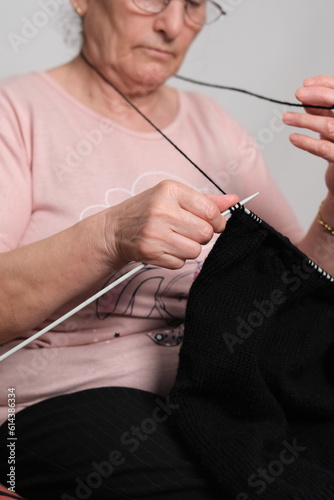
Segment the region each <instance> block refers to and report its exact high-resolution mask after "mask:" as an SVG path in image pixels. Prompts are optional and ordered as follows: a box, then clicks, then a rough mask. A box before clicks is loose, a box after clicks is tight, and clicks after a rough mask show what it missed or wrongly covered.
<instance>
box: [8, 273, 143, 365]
mask: <svg viewBox="0 0 334 500" xmlns="http://www.w3.org/2000/svg"><path fill="white" fill-rule="evenodd" d="M145 266H146V264H139V266H137V267H135V268H133V269H131V270H130V271H128V272H127V273H125V274H124V275H123V276H121V277H120V278H118V279H117V280H116V281H114V282H113V283H110V285H108V286H106V287H105V288H103V289H102V290H100V291H99V292H97V293H96V294H95V295H93V296H92V297H90V298H89V299H87V300H85V301H84V302H82V303H81V304H79V305H78V306H76V307H75V308H74V309H71V311H69V312H67V313H66V314H64V315H63V316H61V317H60V318H58V319H56V321H54V322H53V323H51V324H50V325H48V326H46V327H45V328H43V329H42V330H40V331H39V332H37V333H35V334H34V335H32V336H31V337H29V338H28V339H26V340H24V341H23V342H21V343H20V344H18V345H16V346H15V347H13V348H12V349H10V350H9V351H7V352H5V353H4V354H2V355H1V356H0V361H2V360H4V359H5V358H8V356H11V355H12V354H14V352H16V351H18V350H19V349H22V348H23V347H25V346H26V345H28V344H30V342H32V341H33V340H36V339H38V338H39V337H41V336H42V335H44V333H46V332H49V331H50V330H52V328H54V327H55V326H57V325H59V324H60V323H62V322H63V321H65V320H66V319H68V318H70V317H71V316H73V314H75V313H77V312H78V311H81V309H83V308H84V307H86V306H88V305H89V304H91V303H92V302H94V300H96V299H98V298H99V297H101V295H104V294H105V293H106V292H109V290H111V289H112V288H114V287H115V286H117V285H119V284H120V283H122V281H124V280H126V279H127V278H129V277H130V276H132V275H133V274H135V273H136V272H137V271H140V269H142V268H143V267H145Z"/></svg>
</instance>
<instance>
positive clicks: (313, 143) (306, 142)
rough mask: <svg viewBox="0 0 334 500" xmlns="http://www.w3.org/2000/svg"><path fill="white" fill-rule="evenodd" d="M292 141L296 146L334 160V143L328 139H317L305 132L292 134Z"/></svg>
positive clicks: (330, 160) (325, 158)
mask: <svg viewBox="0 0 334 500" xmlns="http://www.w3.org/2000/svg"><path fill="white" fill-rule="evenodd" d="M290 141H291V143H292V144H293V145H294V146H296V147H298V148H300V149H303V150H304V151H307V152H308V153H311V154H313V155H315V156H319V157H320V158H323V159H324V160H327V161H329V162H334V144H333V143H331V142H329V141H327V140H323V139H315V138H313V137H309V136H307V135H303V134H291V135H290Z"/></svg>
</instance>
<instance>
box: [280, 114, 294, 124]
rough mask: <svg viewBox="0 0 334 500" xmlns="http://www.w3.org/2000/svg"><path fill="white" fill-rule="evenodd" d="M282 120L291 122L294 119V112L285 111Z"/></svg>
mask: <svg viewBox="0 0 334 500" xmlns="http://www.w3.org/2000/svg"><path fill="white" fill-rule="evenodd" d="M282 120H283V122H284V123H288V124H289V123H291V122H292V120H293V113H283V115H282Z"/></svg>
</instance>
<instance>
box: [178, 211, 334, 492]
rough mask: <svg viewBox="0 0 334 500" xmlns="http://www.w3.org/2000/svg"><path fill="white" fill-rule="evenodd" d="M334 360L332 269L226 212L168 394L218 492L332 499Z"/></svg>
mask: <svg viewBox="0 0 334 500" xmlns="http://www.w3.org/2000/svg"><path fill="white" fill-rule="evenodd" d="M333 365H334V283H333V278H332V277H331V276H330V275H327V274H326V275H323V274H322V273H321V272H319V269H318V270H317V268H316V267H314V265H313V264H312V262H311V261H310V260H309V259H308V257H306V256H305V255H304V254H303V253H301V252H300V251H299V250H298V249H297V248H296V247H294V246H293V245H292V244H291V243H290V241H289V240H288V239H287V238H285V237H283V236H282V235H280V234H279V233H278V232H276V231H275V230H274V229H273V228H271V227H270V226H269V225H268V224H266V223H265V222H263V221H261V220H260V219H259V218H255V217H253V216H252V215H247V214H246V213H245V212H244V210H243V209H240V210H236V211H234V212H233V214H232V216H231V218H230V220H229V221H228V223H227V227H226V229H225V231H224V232H223V233H222V234H221V235H220V237H219V239H218V240H217V242H216V244H215V246H214V248H213V249H212V251H211V252H210V254H209V256H208V257H207V259H206V260H205V262H204V265H203V268H202V271H201V273H200V274H199V276H198V277H197V278H196V280H195V281H194V283H193V286H192V288H191V290H190V294H189V298H188V302H187V311H186V320H185V334H184V341H183V344H182V346H181V351H180V363H179V368H178V373H177V379H176V383H175V386H174V388H173V390H172V392H171V395H170V397H171V401H172V402H173V404H175V405H179V409H178V410H176V411H175V412H174V414H173V415H172V416H171V419H170V423H171V425H172V426H173V428H174V431H175V432H176V433H177V435H178V436H179V438H180V439H181V440H182V441H183V442H184V443H185V444H186V446H187V447H188V449H189V452H190V453H191V454H192V455H193V456H194V457H195V458H196V459H197V461H198V463H199V464H200V465H201V466H202V467H203V469H204V470H205V471H207V472H208V473H209V474H211V476H212V478H213V480H215V482H216V485H217V488H218V489H219V490H220V493H221V498H224V499H225V500H253V499H255V498H259V499H261V500H283V499H284V500H290V499H291V500H292V499H293V500H331V499H334V370H333ZM261 471H262V472H261ZM263 471H266V472H265V473H264V472H263Z"/></svg>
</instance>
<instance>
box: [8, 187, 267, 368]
mask: <svg viewBox="0 0 334 500" xmlns="http://www.w3.org/2000/svg"><path fill="white" fill-rule="evenodd" d="M258 194H259V193H255V194H252V195H251V196H248V198H245V199H244V200H241V201H239V203H237V204H236V205H234V206H238V205H244V204H245V203H247V202H248V201H250V200H252V199H253V198H255V196H257V195H258ZM232 209H233V207H230V208H229V209H227V210H225V212H223V213H222V215H224V216H226V215H228V214H232V212H233V210H232ZM145 266H146V264H139V265H138V266H136V267H134V268H133V269H131V270H130V271H128V272H127V273H125V274H123V276H121V277H120V278H118V279H117V280H116V281H114V282H113V283H110V285H107V286H106V287H105V288H103V289H102V290H100V291H99V292H97V293H96V294H95V295H93V296H92V297H90V298H89V299H87V300H85V301H84V302H82V303H81V304H79V305H78V306H76V307H75V308H74V309H71V311H69V312H67V313H66V314H64V315H63V316H61V317H60V318H58V319H56V321H54V322H53V323H51V324H50V325H48V326H46V327H45V328H43V329H42V330H40V331H39V332H37V333H35V334H34V335H32V336H31V337H29V338H28V339H26V340H24V341H23V342H21V343H20V344H18V345H16V346H15V347H13V348H12V349H10V350H9V351H7V352H5V353H4V354H2V355H1V356H0V361H3V360H4V359H6V358H8V356H11V355H12V354H14V352H17V351H19V350H20V349H22V348H23V347H25V346H26V345H28V344H30V342H33V341H34V340H36V339H38V338H39V337H41V336H42V335H44V333H47V332H49V331H50V330H52V328H54V327H55V326H58V325H59V324H60V323H62V322H63V321H65V320H66V319H68V318H70V317H71V316H73V314H75V313H77V312H79V311H81V309H83V308H84V307H86V306H88V305H89V304H91V303H92V302H94V300H96V299H98V298H99V297H101V295H104V294H105V293H107V292H109V291H110V290H111V289H112V288H114V287H115V286H117V285H119V284H120V283H122V282H123V281H125V280H126V279H127V278H130V276H132V275H133V274H135V273H136V272H138V271H140V269H143V267H145Z"/></svg>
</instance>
